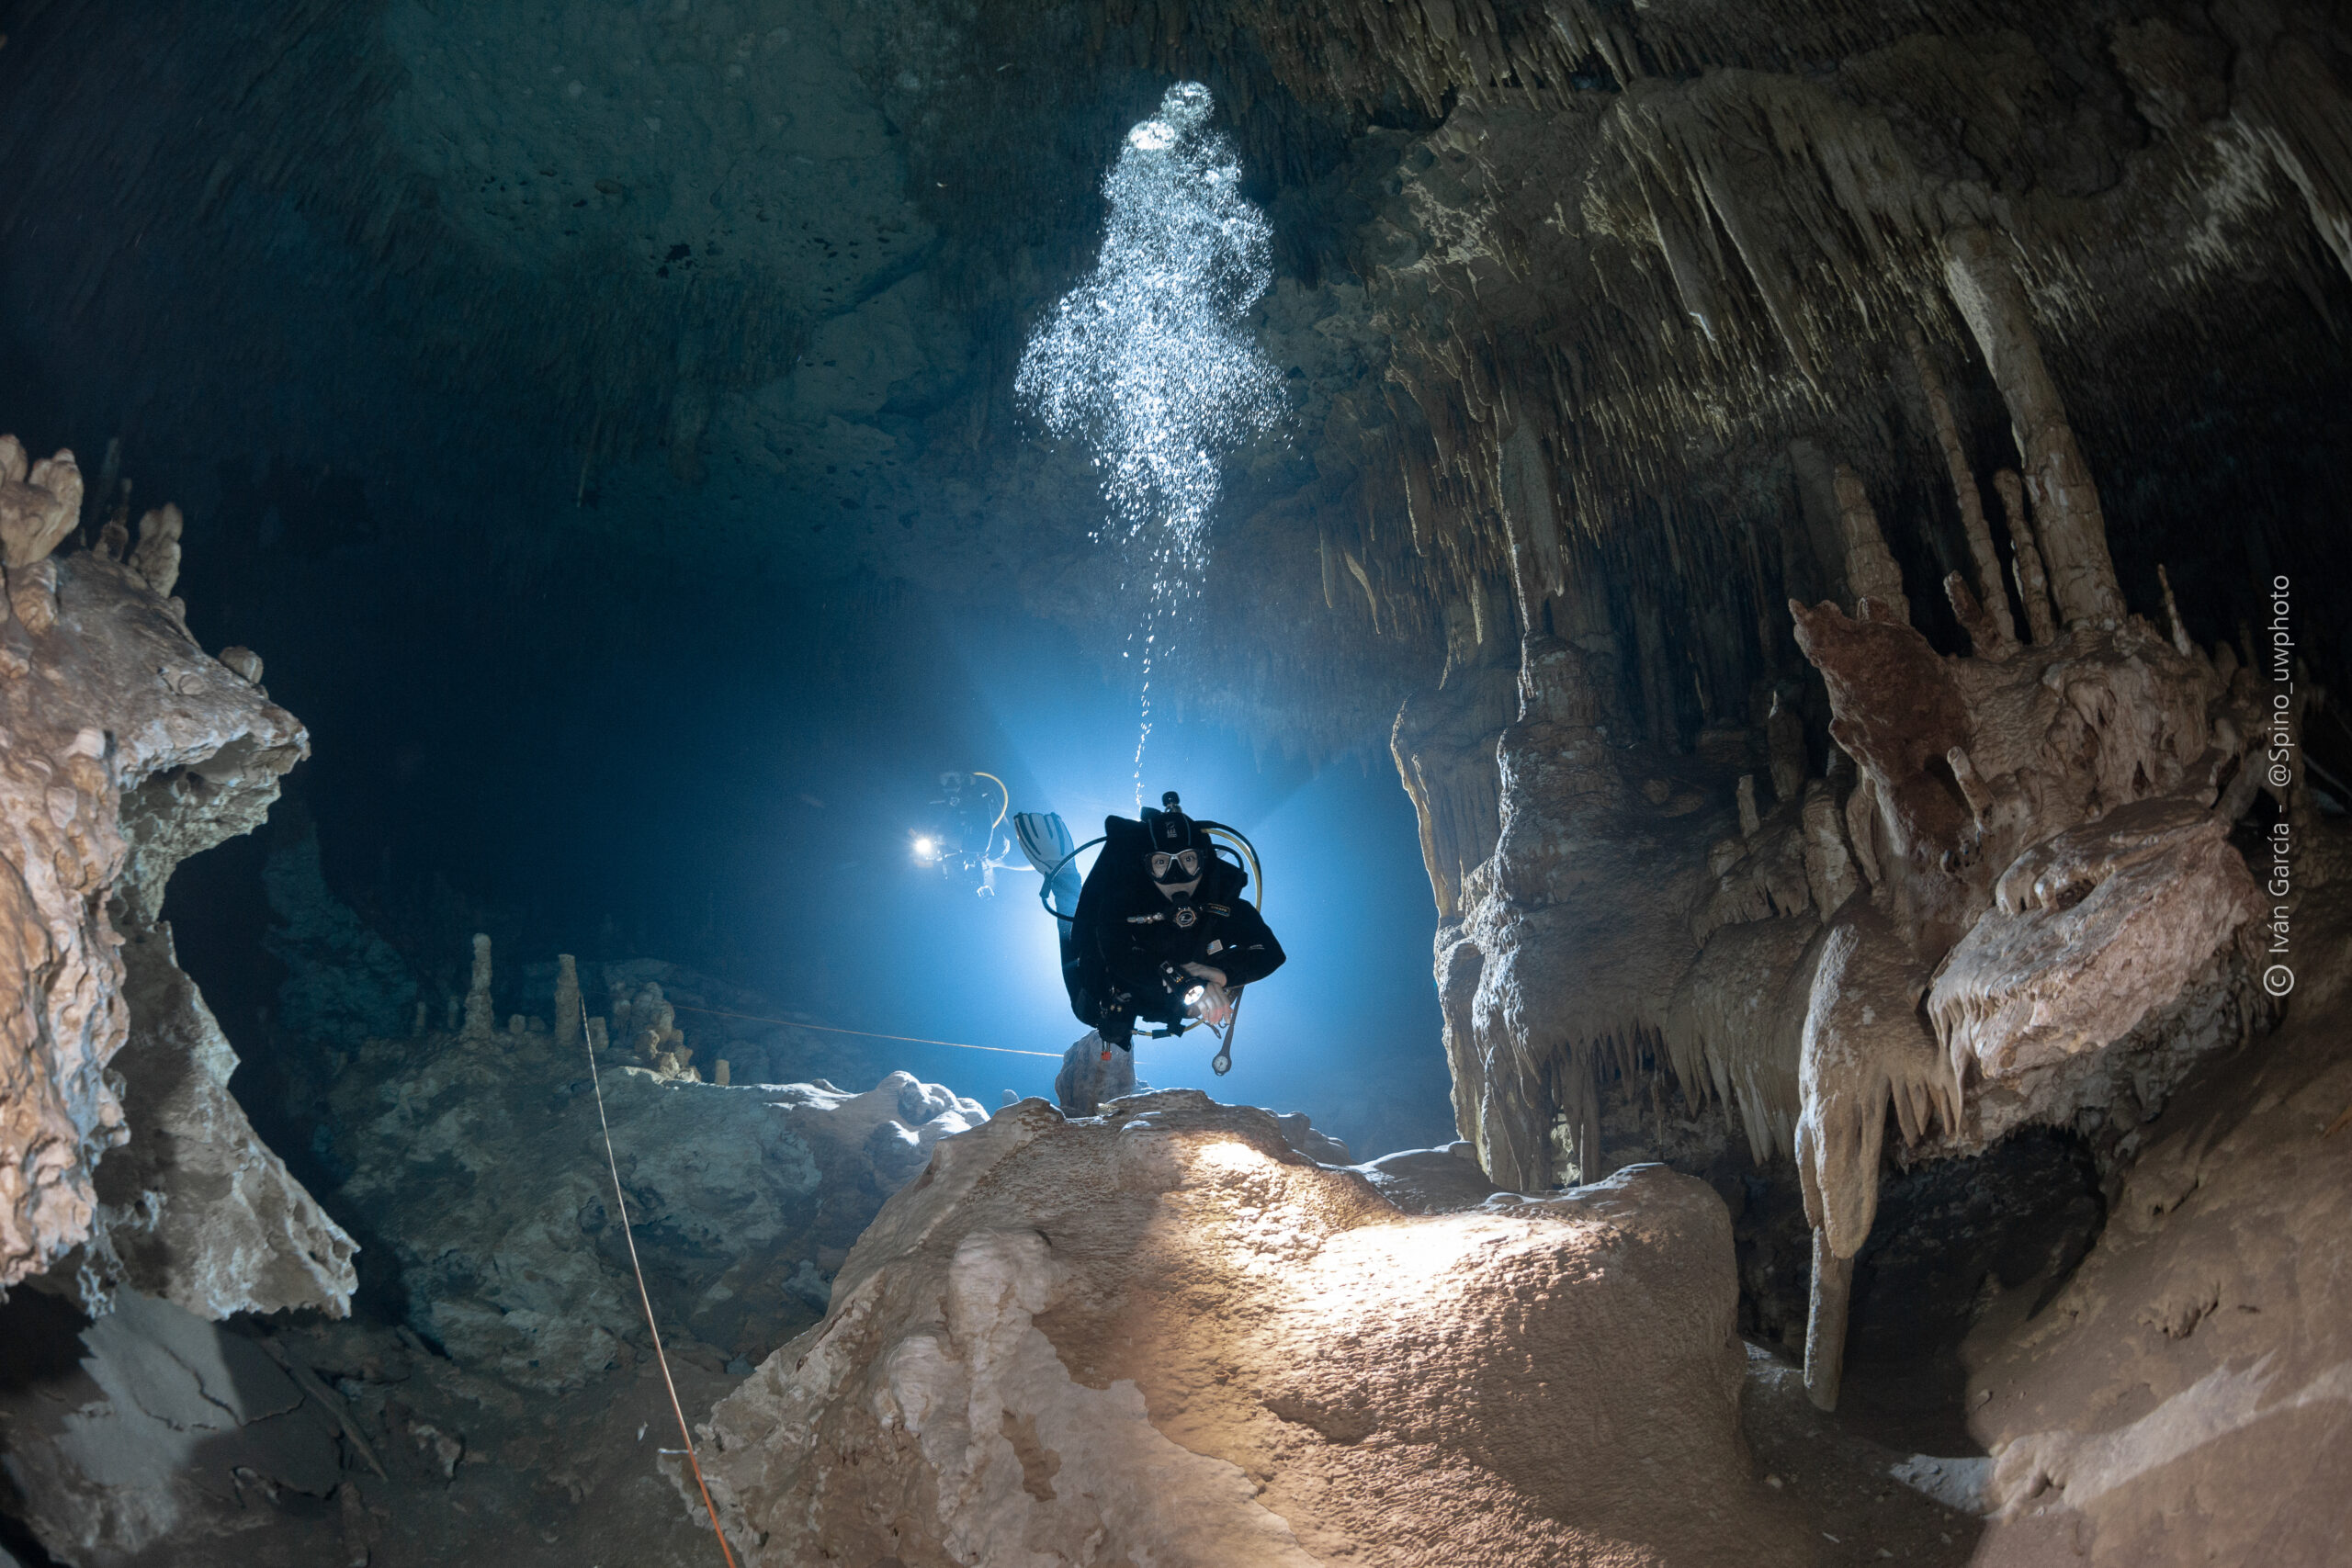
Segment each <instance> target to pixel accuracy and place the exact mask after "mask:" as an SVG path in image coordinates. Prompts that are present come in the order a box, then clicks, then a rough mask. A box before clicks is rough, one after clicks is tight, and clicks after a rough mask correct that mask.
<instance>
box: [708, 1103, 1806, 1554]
mask: <svg viewBox="0 0 2352 1568" xmlns="http://www.w3.org/2000/svg"><path fill="white" fill-rule="evenodd" d="M1464 1164H1465V1165H1466V1164H1467V1162H1466V1161H1465V1162H1464ZM1735 1312H1736V1301H1735V1282H1734V1276H1733V1259H1732V1247H1731V1226H1730V1221H1729V1217H1728V1214H1727V1213H1726V1212H1725V1210H1724V1204H1723V1202H1722V1201H1721V1200H1719V1199H1718V1198H1717V1197H1716V1196H1715V1195H1714V1193H1713V1191H1711V1190H1709V1189H1707V1188H1706V1187H1705V1186H1704V1185H1703V1184H1702V1183H1700V1182H1698V1181H1696V1180H1694V1179H1691V1178H1688V1177H1683V1176H1679V1175H1677V1174H1675V1173H1674V1172H1672V1171H1669V1170H1668V1169H1666V1168H1663V1167H1659V1166H1643V1167H1636V1168H1631V1169H1628V1170H1625V1171H1622V1172H1620V1173H1619V1174H1618V1175H1617V1176H1615V1177H1614V1178H1612V1179H1611V1180H1609V1181H1607V1182H1604V1183H1601V1184H1600V1185H1597V1186H1593V1187H1588V1188H1583V1189H1579V1190H1574V1191H1571V1192H1568V1193H1566V1194H1563V1195H1561V1196H1558V1197H1555V1198H1551V1199H1546V1200H1542V1201H1525V1200H1521V1199H1520V1198H1518V1197H1517V1196H1516V1195H1505V1196H1503V1197H1500V1198H1498V1199H1495V1200H1493V1201H1489V1202H1488V1203H1487V1204H1486V1205H1485V1206H1482V1207H1478V1208H1474V1209H1471V1210H1468V1211H1466V1212H1460V1213H1447V1214H1432V1215H1411V1214H1407V1213H1402V1212H1400V1211H1399V1210H1398V1209H1397V1208H1396V1207H1395V1206H1393V1205H1391V1204H1390V1203H1389V1202H1387V1201H1385V1200H1384V1199H1383V1198H1382V1197H1381V1196H1380V1195H1379V1194H1378V1193H1377V1192H1375V1191H1374V1190H1373V1188H1372V1186H1371V1185H1370V1184H1369V1183H1368V1182H1367V1181H1366V1180H1365V1179H1363V1177H1362V1176H1361V1175H1359V1174H1357V1173H1355V1172H1351V1171H1346V1170H1334V1169H1330V1168H1325V1167H1322V1166H1319V1165H1317V1164H1316V1163H1314V1162H1313V1161H1311V1160H1310V1159H1308V1158H1306V1156H1302V1155H1300V1154H1298V1153H1297V1152H1296V1151H1295V1150H1294V1149H1293V1148H1292V1147H1291V1146H1290V1145H1289V1144H1288V1143H1287V1142H1285V1140H1284V1138H1283V1130H1282V1129H1281V1128H1280V1127H1279V1125H1278V1124H1277V1123H1276V1122H1274V1120H1273V1119H1272V1117H1270V1116H1268V1115H1266V1114H1265V1113H1264V1112H1262V1111H1250V1110H1241V1109H1234V1108H1230V1107H1227V1106H1221V1105H1218V1104H1216V1103H1215V1102H1213V1101H1211V1100H1208V1099H1207V1098H1205V1097H1204V1096H1203V1095H1201V1094H1200V1093H1198V1092H1197V1091H1193V1090H1182V1089H1179V1090H1166V1091H1162V1092H1159V1093H1157V1094H1148V1095H1143V1096H1138V1097H1136V1098H1134V1099H1130V1100H1121V1101H1118V1102H1116V1103H1114V1105H1112V1106H1110V1107H1108V1108H1107V1109H1106V1111H1105V1114H1104V1115H1103V1117H1101V1118H1099V1119H1090V1120H1087V1121H1083V1122H1068V1121H1065V1120H1064V1119H1063V1118H1062V1116H1061V1115H1060V1114H1059V1113H1058V1112H1057V1111H1054V1110H1053V1108H1051V1107H1050V1106H1048V1105H1046V1104H1045V1103H1044V1102H1043V1101H1041V1100H1029V1101H1023V1103H1022V1104H1020V1105H1019V1106H1017V1107H1014V1108H1012V1109H1009V1110H1007V1111H1002V1112H1001V1113H1000V1114H999V1115H998V1117H997V1118H996V1119H995V1120H994V1121H993V1122H989V1124H988V1125H986V1126H985V1127H982V1128H979V1129H978V1130H976V1131H974V1132H973V1133H971V1134H967V1135H965V1136H963V1137H959V1138H956V1139H953V1140H949V1141H947V1142H944V1143H943V1144H942V1145H940V1146H939V1148H938V1149H937V1150H936V1152H935V1153H934V1154H933V1157H932V1162H931V1166H930V1168H929V1169H928V1170H927V1171H926V1172H925V1174H924V1176H923V1177H922V1179H920V1180H919V1181H917V1182H915V1183H913V1184H912V1185H910V1186H909V1187H908V1188H906V1189H905V1190H902V1191H901V1192H900V1193H899V1195H898V1196H897V1197H896V1198H894V1199H893V1200H892V1201H890V1203H889V1204H888V1205H887V1206H886V1207H885V1208H884V1209H883V1211H882V1213H881V1214H880V1215H879V1216H877V1218H876V1221H875V1223H874V1224H873V1226H872V1227H871V1229H869V1230H868V1231H867V1233H866V1235H865V1238H864V1239H863V1240H861V1241H860V1242H859V1244H858V1246H857V1248H856V1250H855V1251H854V1252H853V1254H852V1255H851V1257H850V1259H849V1261H848V1263H847V1264H846V1265H845V1266H844V1268H843V1269H842V1273H841V1276H840V1278H839V1280H837V1281H836V1287H835V1291H834V1296H833V1303H832V1307H831V1311H830V1313H829V1314H828V1315H827V1317H826V1318H825V1320H824V1322H823V1323H822V1324H820V1325H818V1326H817V1327H815V1328H813V1329H811V1330H810V1331H809V1332H808V1333H806V1334H804V1335H802V1336H801V1337H799V1338H797V1340H795V1341H794V1342H793V1343H791V1344H790V1345H787V1346H786V1347H785V1348H782V1349H781V1350H779V1351H777V1352H776V1353H775V1355H773V1356H771V1357H769V1358H768V1359H767V1360H766V1361H765V1362H764V1363H763V1364H762V1365H761V1367H760V1368H759V1369H758V1371H756V1372H755V1373H754V1374H753V1375H752V1378H751V1379H750V1380H749V1381H748V1382H745V1383H744V1384H743V1385H742V1386H741V1388H739V1389H738V1390H736V1392H734V1393H731V1394H729V1396H728V1397H727V1398H725V1399H723V1400H721V1401H720V1402H719V1403H718V1405H717V1406H716V1408H714V1409H713V1410H712V1412H711V1414H710V1419H709V1423H708V1425H707V1427H705V1428H704V1433H705V1445H704V1450H703V1466H704V1469H705V1471H706V1472H707V1475H708V1479H709V1482H710V1486H711V1490H712V1494H713V1495H714V1497H715V1498H716V1499H717V1501H718V1509H719V1514H720V1517H721V1519H722V1521H723V1523H724V1525H725V1527H726V1529H727V1530H728V1533H729V1536H730V1537H731V1538H732V1540H734V1542H735V1544H736V1546H737V1548H738V1550H739V1551H741V1554H742V1557H743V1559H744V1561H745V1562H749V1563H765V1564H784V1563H799V1562H819V1561H824V1562H833V1561H840V1562H858V1563H870V1562H903V1563H910V1564H911V1563H925V1564H928V1563H944V1562H986V1563H989V1564H990V1568H1026V1565H1030V1564H1036V1565H1041V1568H1042V1565H1044V1564H1048V1563H1051V1564H1060V1563H1070V1562H1127V1561H1132V1562H1151V1563H1159V1564H1201V1565H1203V1568H1207V1565H1211V1564H1214V1565H1216V1568H1236V1565H1239V1564H1259V1563H1264V1564H1298V1565H1301V1568H1305V1565H1307V1564H1314V1563H1318V1562H1336V1561H1350V1562H1471V1561H1479V1562H1510V1563H1513V1564H1522V1565H1533V1564H1543V1563H1572V1562H1574V1563H1583V1562H1600V1561H1604V1560H1606V1561H1621V1560H1622V1561H1642V1562H1690V1563H1720V1562H1742V1563H1753V1564H1770V1563H1780V1562H1801V1561H1804V1557H1805V1551H1806V1548H1805V1545H1804V1540H1803V1539H1802V1533H1803V1532H1802V1531H1801V1530H1799V1529H1796V1527H1795V1526H1794V1525H1793V1523H1792V1521H1791V1520H1790V1519H1789V1518H1788V1517H1785V1516H1784V1515H1782V1514H1781V1512H1779V1511H1778V1510H1777V1508H1776V1506H1775V1505H1774V1503H1773V1502H1772V1501H1771V1500H1770V1495H1769V1494H1766V1493H1764V1492H1763V1491H1761V1490H1760V1489H1759V1488H1758V1487H1757V1486H1756V1485H1755V1484H1753V1483H1752V1480H1751V1477H1750V1475H1749V1467H1748V1464H1747V1459H1746V1455H1745V1453H1744V1450H1742V1448H1741V1445H1740V1440H1739V1438H1738V1436H1737V1407H1738V1402H1739V1391H1740V1379H1741V1369H1742V1363H1743V1359H1744V1352H1743V1349H1742V1347H1741V1345H1740V1342H1739V1338H1738V1337H1737V1335H1736V1332H1735V1331H1734V1316H1735ZM680 1481H681V1485H682V1487H683V1488H684V1489H686V1490H688V1491H689V1492H691V1491H692V1489H693V1486H694V1483H693V1480H692V1479H691V1478H690V1477H684V1476H681V1478H680Z"/></svg>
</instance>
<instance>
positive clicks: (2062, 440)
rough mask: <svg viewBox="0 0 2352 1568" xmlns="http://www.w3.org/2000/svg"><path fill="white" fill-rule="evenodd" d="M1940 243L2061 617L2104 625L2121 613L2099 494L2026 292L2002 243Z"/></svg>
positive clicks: (1969, 234) (1980, 235) (1977, 234)
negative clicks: (2004, 425) (2011, 451)
mask: <svg viewBox="0 0 2352 1568" xmlns="http://www.w3.org/2000/svg"><path fill="white" fill-rule="evenodd" d="M1943 243H1944V281H1945V284H1946V285H1947V287H1949V288H1951V297H1952V299H1953V302H1954V303H1956V304H1957V305H1958V306H1959V307H1960V313H1961V314H1962V316H1963V317H1964V318H1966V320H1967V321H1968V326H1969V330H1970V331H1971V332H1972V333H1974V334H1975V337H1976V344H1977V347H1978V348H1980V349H1981V350H1983V351H1984V355H1985V364H1986V365H1987V366H1989V367H1991V369H1992V372H1993V382H1994V384H1995V385H1996V386H1997V387H1998V388H2000V389H2001V397H2002V399H2003V400H2005V401H2006V402H2007V404H2008V405H2009V419H2010V422H2011V423H2012V425H2013V426H2014V427H2015V433H2016V436H2017V444H2018V455H2019V456H2020V457H2022V458H2023V459H2024V462H2025V479H2026V487H2027V490H2028V491H2029V492H2030V494H2031V495H2032V497H2033V510H2034V515H2035V516H2036V517H2038V518H2039V519H2040V520H2041V553H2042V556H2043V558H2044V560H2045V561H2046V562H2047V564H2048V566H2049V569H2050V589H2051V594H2052V597H2053V598H2054V599H2056V601H2057V603H2058V615H2059V619H2061V620H2062V621H2064V623H2065V624H2066V625H2068V626H2076V625H2083V624H2088V625H2093V626H2112V625H2114V624H2115V623H2116V621H2118V620H2119V619H2120V618H2121V616H2122V615H2123V594H2122V591H2121V590H2120V589H2119V588H2118V587H2117V586H2116V581H2115V563H2114V562H2113V561H2112V560H2110V559H2109V557H2108V552H2107V519H2106V517H2105V515H2104V514H2103V513H2101V511H2100V509H2099V500H2098V486H2097V485H2095V484H2094V483H2093V482H2092V480H2091V471H2090V467H2089V465H2088V464H2086V463H2085V462H2084V461H2083V454H2082V449H2081V448H2080V447H2079V446H2077V445H2076V444H2075V430H2074V426H2073V425H2071V424H2069V423H2067V420H2066V406H2065V404H2064V401H2063V400H2060V398H2059V396H2058V388H2057V385H2056V384H2055V383H2054V382H2052V380H2051V378H2050V370H2049V367H2047V366H2045V365H2044V364H2043V363H2042V359H2041V343H2040V341H2039V340H2038V339H2037V338H2036V337H2035V336H2034V331H2033V319H2032V316H2031V313H2030V311H2029V310H2028V308H2027V305H2026V299H2025V289H2024V287H2023V286H2022V285H2021V284H2020V283H2019V282H2018V275H2017V271H2016V269H2015V268H2014V267H2013V266H2012V265H2010V263H2009V260H2008V258H2007V256H2006V255H2005V254H2002V249H2001V244H2000V242H1998V241H1996V239H1995V238H1994V237H1993V236H1992V235H1991V234H1989V233H1987V232H1985V231H1984V230H1982V229H1956V230H1953V231H1951V232H1950V233H1948V234H1946V235H1945V236H1944V242H1943Z"/></svg>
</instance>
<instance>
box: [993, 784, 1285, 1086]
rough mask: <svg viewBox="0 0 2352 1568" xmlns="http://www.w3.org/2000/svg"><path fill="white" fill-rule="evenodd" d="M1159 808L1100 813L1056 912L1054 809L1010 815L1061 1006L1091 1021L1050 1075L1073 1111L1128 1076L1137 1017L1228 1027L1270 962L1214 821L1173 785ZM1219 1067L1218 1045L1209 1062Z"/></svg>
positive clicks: (1245, 881)
mask: <svg viewBox="0 0 2352 1568" xmlns="http://www.w3.org/2000/svg"><path fill="white" fill-rule="evenodd" d="M1160 807H1161V808H1160V809H1159V810H1157V811H1155V810H1152V809H1150V808H1149V807H1146V808H1145V810H1144V812H1143V818H1142V820H1141V821H1136V820H1134V819H1132V818H1125V817H1110V818H1104V819H1103V852H1102V854H1100V855H1099V856H1097V857H1096V859H1095V862H1094V867H1093V869H1092V870H1091V871H1090V872H1089V873H1088V874H1087V876H1086V881H1085V884H1084V886H1083V887H1080V888H1078V889H1077V893H1078V899H1077V907H1076V908H1075V909H1071V910H1069V913H1068V914H1065V913H1064V910H1065V909H1068V908H1069V906H1068V903H1067V899H1068V897H1069V893H1070V891H1071V889H1072V886H1073V885H1074V884H1075V883H1076V881H1077V878H1076V876H1075V874H1072V873H1071V872H1070V870H1069V862H1070V860H1071V859H1072V858H1073V856H1074V853H1075V852H1073V851H1071V850H1070V849H1069V834H1068V830H1067V829H1062V827H1061V822H1060V818H1057V817H1050V816H1039V817H1033V816H1029V815H1026V814H1024V815H1023V816H1022V817H1021V818H1017V819H1016V822H1017V825H1018V828H1019V830H1020V836H1021V840H1022V844H1023V849H1024V850H1026V851H1027V852H1028V853H1029V855H1030V858H1031V860H1032V861H1033V862H1035V863H1036V865H1037V869H1038V871H1039V872H1040V873H1041V874H1044V875H1045V877H1046V887H1045V889H1044V893H1045V895H1046V899H1047V908H1053V909H1054V913H1055V915H1056V917H1057V919H1060V920H1061V926H1062V943H1061V946H1062V981H1063V984H1064V985H1065V986H1066V987H1068V988H1069V1003H1070V1010H1071V1011H1072V1012H1074V1013H1076V1014H1077V1015H1078V1019H1079V1021H1080V1022H1081V1023H1084V1024H1087V1025H1088V1026H1090V1028H1091V1030H1092V1031H1093V1032H1092V1033H1091V1034H1090V1035H1089V1036H1087V1037H1086V1038H1085V1039H1083V1040H1080V1042H1078V1043H1077V1044H1075V1045H1073V1046H1072V1047H1071V1048H1070V1052H1069V1055H1068V1057H1066V1058H1065V1061H1064V1064H1063V1070H1062V1074H1061V1076H1060V1077H1057V1079H1056V1081H1055V1089H1056V1090H1057V1093H1058V1094H1059V1096H1060V1098H1061V1100H1062V1103H1063V1106H1064V1109H1066V1110H1071V1111H1076V1112H1077V1113H1079V1114H1091V1113H1092V1111H1093V1110H1094V1108H1095V1107H1094V1103H1090V1102H1099V1100H1104V1099H1114V1098H1116V1097H1117V1094H1118V1093H1119V1092H1124V1089H1123V1087H1122V1086H1130V1087H1131V1086H1132V1085H1133V1082H1134V1073H1135V1065H1134V1059H1133V1055H1132V1052H1133V1048H1134V1037H1135V1031H1136V1026H1137V1024H1139V1023H1148V1024H1155V1025H1158V1026H1159V1028H1158V1030H1157V1031H1156V1032H1162V1033H1170V1034H1181V1033H1182V1032H1184V1031H1185V1030H1186V1029H1187V1028H1189V1027H1190V1026H1191V1025H1192V1024H1193V1023H1196V1022H1197V1023H1205V1024H1207V1025H1208V1026H1209V1027H1210V1029H1211V1030H1212V1032H1214V1031H1216V1030H1219V1029H1224V1030H1227V1031H1228V1033H1229V1031H1230V1027H1231V1023H1232V1020H1233V1013H1234V1004H1235V1002H1236V1000H1237V999H1238V992H1239V990H1240V988H1241V987H1243V986H1246V985H1248V984H1250V982H1251V981H1253V980H1261V979H1263V978H1264V977H1265V976H1268V975H1271V974H1272V973H1273V972H1274V971H1275V970H1276V969H1278V968H1280V967H1281V966H1282V963H1283V948H1282V943H1281V942H1277V941H1275V940H1274V933H1273V932H1272V931H1271V930H1270V929H1268V927H1267V925H1266V921H1265V919H1264V917H1263V916H1261V914H1260V913H1259V912H1258V909H1257V908H1256V907H1255V906H1254V905H1252V904H1250V902H1249V901H1248V900H1247V899H1244V898H1243V897H1241V892H1242V889H1243V888H1244V887H1246V886H1248V885H1249V881H1250V877H1249V874H1248V873H1247V872H1245V871H1244V870H1243V869H1242V868H1241V866H1240V865H1239V864H1238V863H1237V861H1236V860H1232V859H1227V858H1226V857H1225V856H1223V855H1220V854H1219V853H1218V852H1216V847H1215V845H1214V843H1213V842H1212V840H1211V838H1210V833H1209V829H1216V828H1218V827H1219V825H1217V824H1215V823H1206V824H1204V823H1201V822H1197V821H1195V820H1194V819H1193V818H1191V817H1188V816H1186V815H1185V814H1184V811H1183V809H1182V803H1181V802H1180V801H1179V799H1178V798H1177V795H1176V792H1175V791H1173V790H1170V791H1169V792H1168V793H1167V794H1166V795H1163V796H1161V797H1160ZM1219 830H1221V831H1224V832H1227V833H1229V834H1230V833H1232V830H1231V829H1219ZM1232 836H1233V837H1235V838H1237V839H1238V838H1239V835H1238V834H1232ZM1242 841H1243V842H1244V843H1245V844H1246V843H1247V840H1242ZM1253 859H1254V856H1253ZM1057 894H1058V895H1059V896H1060V898H1061V900H1063V902H1062V904H1061V907H1060V908H1056V907H1055V896H1056V895H1057ZM1114 1050H1116V1051H1117V1052H1118V1053H1119V1060H1118V1062H1117V1063H1116V1065H1115V1066H1114V1065H1113V1064H1112V1061H1111V1058H1112V1053H1113V1052H1114ZM1230 1065H1231V1056H1230V1052H1229V1047H1228V1049H1227V1051H1225V1052H1220V1053H1219V1055H1218V1056H1217V1059H1216V1070H1217V1071H1218V1072H1219V1073H1223V1072H1224V1071H1225V1070H1226V1069H1227V1067H1228V1066H1230ZM1065 1080H1069V1081H1068V1082H1066V1081H1065ZM1103 1091H1108V1092H1103Z"/></svg>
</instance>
